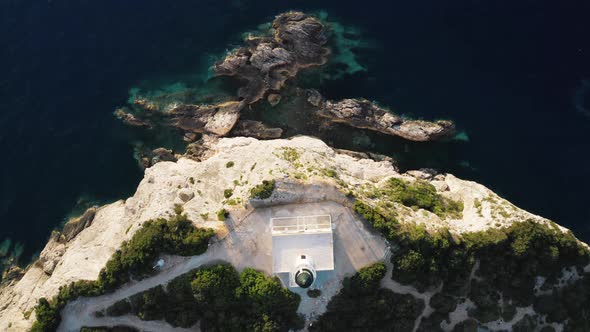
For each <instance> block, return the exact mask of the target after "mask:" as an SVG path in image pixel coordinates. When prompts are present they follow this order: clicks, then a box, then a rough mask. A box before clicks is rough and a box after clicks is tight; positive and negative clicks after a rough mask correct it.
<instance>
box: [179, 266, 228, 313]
mask: <svg viewBox="0 0 590 332" xmlns="http://www.w3.org/2000/svg"><path fill="white" fill-rule="evenodd" d="M239 285H240V277H239V274H238V272H237V271H236V270H235V269H234V268H233V266H231V265H227V264H219V265H213V266H209V267H205V268H202V269H199V270H198V271H197V272H196V273H195V274H194V277H193V280H192V281H191V289H192V292H193V296H194V297H195V299H196V300H197V301H198V302H199V303H200V305H202V306H207V307H212V308H225V307H226V306H228V305H230V304H231V303H233V302H234V301H235V296H236V294H235V290H236V288H238V286H239Z"/></svg>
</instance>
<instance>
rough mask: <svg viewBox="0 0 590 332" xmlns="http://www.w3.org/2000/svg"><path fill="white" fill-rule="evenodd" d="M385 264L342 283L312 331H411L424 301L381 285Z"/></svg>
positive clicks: (363, 269) (366, 269) (374, 265)
mask: <svg viewBox="0 0 590 332" xmlns="http://www.w3.org/2000/svg"><path fill="white" fill-rule="evenodd" d="M385 272H386V270H385V265H384V264H383V263H376V264H373V265H370V266H368V267H364V268H362V269H360V271H359V272H358V273H357V274H355V275H354V276H352V277H351V278H347V279H345V280H344V282H343V288H342V290H340V292H339V293H338V294H337V295H336V296H334V297H333V298H332V300H331V301H330V303H329V304H328V310H327V312H326V313H324V314H323V315H321V316H320V317H319V319H318V321H317V322H316V323H314V325H313V326H312V327H311V329H310V330H311V331H411V330H412V328H413V326H414V322H415V321H416V319H417V318H418V316H419V315H420V313H421V312H422V310H423V309H424V301H422V300H417V299H415V298H414V297H413V296H411V295H408V294H406V295H401V294H397V293H394V292H392V291H391V290H389V289H384V288H379V282H380V280H381V279H383V277H384V276H385Z"/></svg>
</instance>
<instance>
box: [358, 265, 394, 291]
mask: <svg viewBox="0 0 590 332" xmlns="http://www.w3.org/2000/svg"><path fill="white" fill-rule="evenodd" d="M385 272H387V269H386V267H385V264H383V263H381V262H379V263H374V264H371V265H369V266H365V267H363V268H361V269H360V270H359V271H358V272H357V274H355V275H354V276H353V277H352V278H350V287H351V288H353V289H355V290H360V291H363V292H372V291H375V290H376V289H377V288H379V283H380V281H381V279H383V277H384V276H385Z"/></svg>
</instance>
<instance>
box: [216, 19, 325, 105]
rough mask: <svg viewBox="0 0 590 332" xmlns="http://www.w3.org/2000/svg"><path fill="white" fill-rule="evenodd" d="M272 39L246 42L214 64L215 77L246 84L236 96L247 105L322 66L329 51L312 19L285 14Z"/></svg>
mask: <svg viewBox="0 0 590 332" xmlns="http://www.w3.org/2000/svg"><path fill="white" fill-rule="evenodd" d="M270 34H271V36H268V37H255V38H251V39H249V40H248V41H247V42H248V46H247V47H241V48H238V49H237V50H235V51H234V52H233V53H232V54H230V55H228V56H227V57H226V58H225V59H223V60H222V61H220V62H218V63H217V64H215V67H214V71H215V73H216V74H217V75H224V76H233V77H236V78H238V79H241V80H244V81H246V82H247V83H246V85H244V86H242V87H241V88H240V89H239V91H238V96H239V97H240V98H243V99H244V100H245V101H246V102H247V103H248V104H252V103H254V102H256V101H258V100H260V99H262V98H263V97H264V95H265V94H266V93H267V91H279V90H281V88H282V87H283V85H284V84H285V81H286V80H287V79H288V78H290V77H294V76H295V75H297V72H298V71H299V70H300V69H302V68H306V67H311V66H318V65H322V64H324V63H325V62H326V61H327V58H328V55H329V54H330V51H329V49H328V48H327V47H325V44H326V42H327V33H326V29H325V27H324V25H323V24H322V23H321V22H320V21H319V20H318V19H316V18H315V17H313V16H310V15H306V14H304V13H300V12H288V13H284V14H281V15H279V16H277V17H276V19H275V20H274V21H273V23H272V30H271V31H270Z"/></svg>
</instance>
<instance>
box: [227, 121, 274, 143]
mask: <svg viewBox="0 0 590 332" xmlns="http://www.w3.org/2000/svg"><path fill="white" fill-rule="evenodd" d="M282 134H283V129H281V128H270V127H268V126H267V125H265V124H264V123H262V122H260V121H252V120H242V121H239V122H238V124H237V125H236V126H235V127H234V129H232V131H231V136H245V137H254V138H259V139H272V138H280V137H281V135H282Z"/></svg>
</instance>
